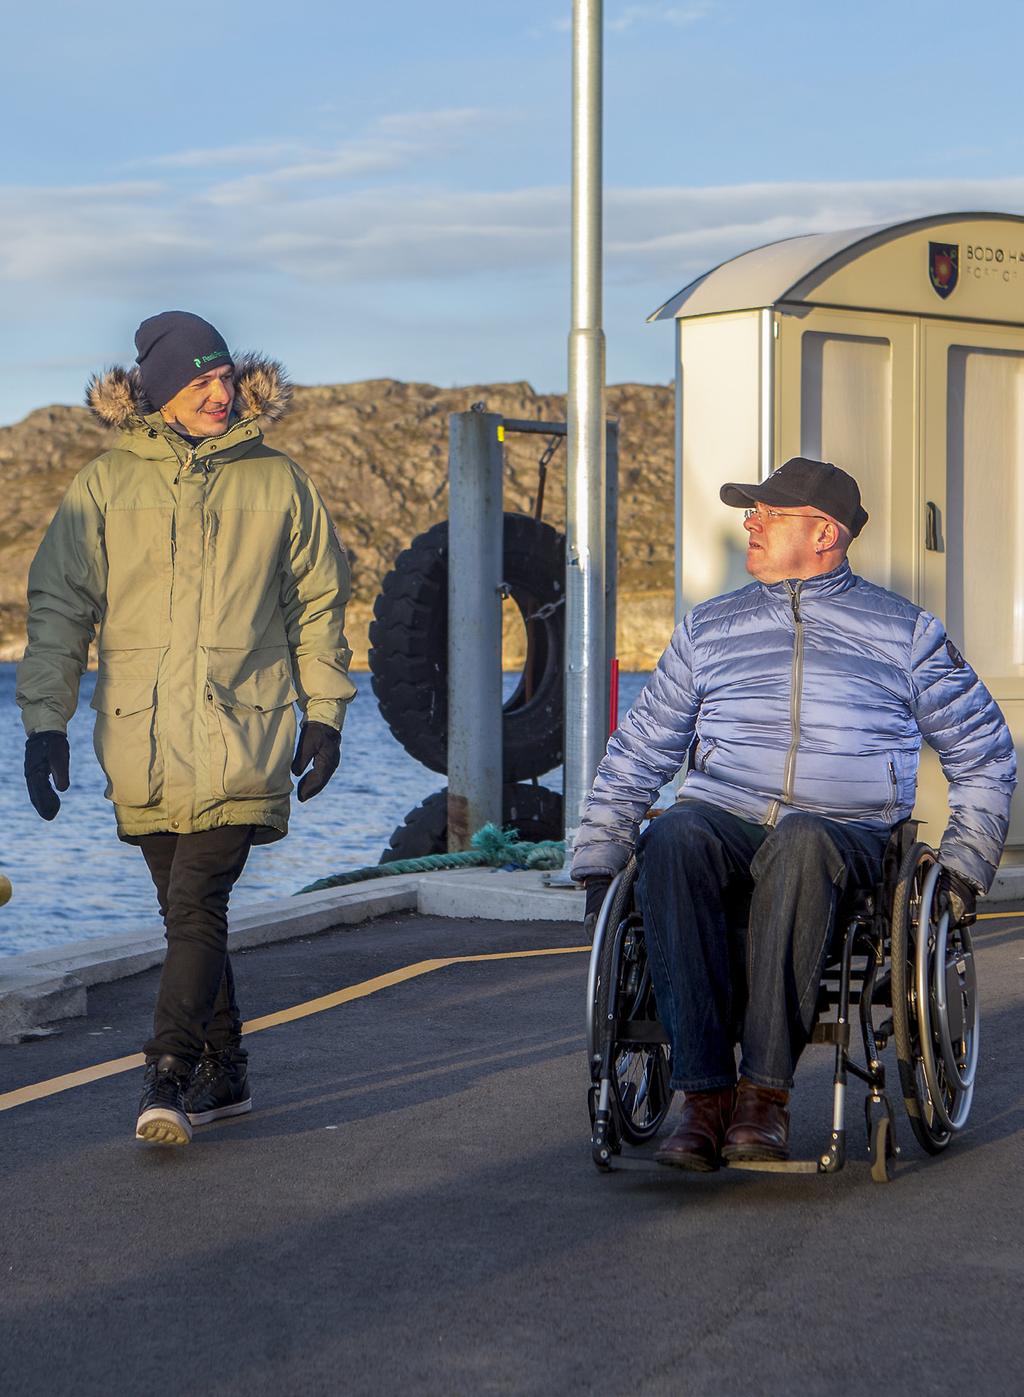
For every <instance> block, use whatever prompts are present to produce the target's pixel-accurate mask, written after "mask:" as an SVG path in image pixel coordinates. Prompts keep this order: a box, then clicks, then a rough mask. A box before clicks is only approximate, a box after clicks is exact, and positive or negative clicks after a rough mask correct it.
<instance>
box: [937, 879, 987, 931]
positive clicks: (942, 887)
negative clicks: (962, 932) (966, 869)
mask: <svg viewBox="0 0 1024 1397" xmlns="http://www.w3.org/2000/svg"><path fill="white" fill-rule="evenodd" d="M938 894H939V906H940V907H941V905H942V899H943V898H945V900H946V902H947V904H948V906H949V915H950V916H951V917H952V918H953V920H954V921H955V922H967V924H968V925H970V924H971V923H972V922H973V921H974V920H975V915H976V911H977V906H978V893H977V890H976V889H975V887H974V885H973V883H969V882H968V881H967V879H966V878H965V877H964V876H963V874H962V873H957V872H956V870H955V869H952V868H943V870H942V872H941V873H940V874H939V886H938Z"/></svg>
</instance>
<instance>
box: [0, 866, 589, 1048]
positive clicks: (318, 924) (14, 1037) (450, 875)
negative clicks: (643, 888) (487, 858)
mask: <svg viewBox="0 0 1024 1397" xmlns="http://www.w3.org/2000/svg"><path fill="white" fill-rule="evenodd" d="M583 904H584V895H583V893H582V892H580V891H576V890H562V889H553V888H548V887H546V886H545V883H544V875H543V874H542V873H534V872H530V871H518V872H504V871H501V870H498V869H491V868H483V869H481V868H467V869H455V870H446V871H444V872H435V873H428V874H400V875H398V876H396V877H391V878H377V879H371V880H367V881H366V882H361V883H351V884H349V885H348V886H347V887H344V888H328V889H324V890H323V891H321V892H315V893H305V894H303V896H301V897H288V898H283V899H281V900H280V901H274V902H266V903H261V904H259V905H258V906H254V907H244V906H243V907H240V908H239V909H238V910H237V911H236V912H235V913H234V914H233V915H232V916H231V918H230V925H229V929H228V948H229V950H243V949H248V948H249V947H253V946H264V945H269V944H270V943H272V942H277V941H293V940H297V939H299V938H301V937H304V936H316V935H317V934H318V933H320V932H323V931H332V930H336V929H337V928H339V927H345V926H358V925H360V924H361V923H363V922H367V921H370V920H371V919H372V918H374V917H382V916H386V915H388V914H390V913H396V912H418V913H421V914H423V915H428V916H437V917H457V918H464V917H482V918H487V919H489V920H493V921H580V922H582V920H583ZM163 954H164V934H163V927H162V926H161V925H160V924H159V923H156V922H153V923H149V924H147V925H145V926H143V927H140V928H139V929H138V930H137V931H132V932H126V933H124V934H122V935H119V936H105V937H101V938H96V939H91V940H88V941H77V942H74V943H72V944H70V945H65V946H55V947H52V948H50V949H48V950H40V951H30V952H26V953H25V954H24V955H20V956H5V957H3V958H0V1043H11V1042H18V1041H21V1040H22V1039H25V1038H30V1037H33V1036H35V1033H36V1032H38V1031H39V1030H41V1029H44V1028H45V1027H46V1026H47V1025H49V1024H53V1023H56V1022H57V1021H59V1020H60V1019H68V1018H77V1017H81V1016H83V1015H84V1014H85V1013H86V1012H87V1003H88V990H89V987H90V986H91V985H100V984H107V983H109V982H110V981H112V980H121V979H125V978H126V977H127V976H129V975H138V974H141V973H142V972H143V971H145V970H150V969H152V967H153V966H155V965H159V964H160V962H161V960H162V959H163Z"/></svg>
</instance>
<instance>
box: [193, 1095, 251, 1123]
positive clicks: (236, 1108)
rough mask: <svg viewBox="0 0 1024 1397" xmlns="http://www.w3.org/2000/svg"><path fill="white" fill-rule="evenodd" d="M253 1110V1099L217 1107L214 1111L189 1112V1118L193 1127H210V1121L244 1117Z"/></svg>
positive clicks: (248, 1098)
mask: <svg viewBox="0 0 1024 1397" xmlns="http://www.w3.org/2000/svg"><path fill="white" fill-rule="evenodd" d="M251 1110H252V1097H251V1096H249V1097H247V1098H246V1099H245V1100H244V1101H236V1102H235V1103H234V1105H233V1106H215V1107H214V1108H213V1110H212V1111H189V1113H188V1118H189V1120H190V1121H191V1122H192V1124H193V1125H209V1123H210V1121H220V1120H225V1119H226V1118H227V1117H228V1116H244V1115H245V1113H246V1111H251Z"/></svg>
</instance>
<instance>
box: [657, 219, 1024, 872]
mask: <svg viewBox="0 0 1024 1397" xmlns="http://www.w3.org/2000/svg"><path fill="white" fill-rule="evenodd" d="M650 319H651V320H674V321H675V323H676V356H675V362H676V524H675V527H676V612H677V616H680V617H681V616H682V614H683V612H684V611H685V610H686V609H687V608H688V607H690V606H692V605H693V603H694V602H696V601H699V600H701V599H702V598H705V597H710V596H713V595H715V594H716V593H718V592H722V591H727V590H729V589H730V588H732V587H737V586H742V585H744V584H745V583H746V582H748V581H749V577H748V576H747V574H746V571H745V568H744V556H745V548H744V544H745V539H743V537H742V536H741V534H740V532H739V531H738V530H737V528H736V520H735V519H734V518H733V517H731V516H732V513H733V512H732V511H730V510H725V509H723V508H722V506H721V504H720V502H719V498H718V489H719V486H720V485H721V484H722V483H723V482H724V481H726V480H743V479H751V480H756V479H759V478H763V477H764V476H766V475H768V474H769V473H770V472H771V471H772V470H774V469H775V468H776V467H777V466H779V465H781V464H782V462H783V461H785V460H786V459H787V458H788V457H790V456H798V455H803V456H811V457H815V458H817V459H819V460H825V461H835V462H836V463H837V464H838V465H842V466H844V467H846V468H847V469H849V470H850V471H852V473H853V474H854V475H855V476H856V477H857V479H858V481H859V482H860V486H861V491H862V494H863V496H864V502H865V505H866V507H867V509H868V511H869V513H870V515H871V522H870V524H869V525H868V528H867V529H866V530H865V532H864V534H863V535H862V536H861V538H859V539H857V540H856V542H855V543H854V545H853V548H852V549H851V552H850V562H851V565H852V566H853V568H854V570H855V571H857V572H859V573H862V574H863V575H864V576H865V577H868V578H870V579H871V580H872V581H874V582H878V583H881V584H882V585H883V586H885V587H891V588H893V589H894V590H895V591H898V592H902V593H903V594H904V595H905V596H907V597H910V598H911V599H912V600H914V601H915V602H917V603H918V604H919V605H921V606H924V607H926V608H927V609H928V610H930V611H933V612H935V613H936V615H938V616H940V617H941V618H942V619H943V620H944V622H945V624H946V627H947V630H948V631H949V634H950V636H951V638H952V639H953V640H954V642H955V643H956V644H957V645H958V646H960V647H961V648H962V649H963V651H964V652H965V654H966V655H967V656H968V658H969V659H970V661H971V663H972V664H973V665H974V666H975V668H976V669H977V670H978V672H979V673H980V674H981V676H982V678H983V679H984V681H985V683H986V684H987V685H988V687H989V689H990V690H991V692H992V693H993V694H994V696H995V698H996V700H997V701H998V703H999V704H1000V706H1001V708H1002V710H1003V712H1004V713H1005V715H1006V718H1007V721H1008V723H1009V724H1010V728H1011V730H1012V732H1013V734H1014V739H1015V742H1016V745H1017V752H1018V761H1019V762H1020V763H1021V769H1022V770H1024V751H1022V747H1024V218H1021V217H1018V216H1016V215H1013V214H999V213H977V214H972V213H961V214H941V215H935V216H933V217H928V218H918V219H914V220H912V221H909V222H903V223H894V224H889V225H885V226H878V227H870V228H854V229H848V230H847V231H845V232H839V233H822V234H815V235H812V236H808V237H797V238H788V239H786V240H785V241H783V242H778V243H771V244H769V245H768V246H766V247H760V248H755V249H754V250H753V251H751V252H746V253H743V254H742V255H741V256H739V257H735V258H733V259H732V260H731V261H729V262H725V263H723V264H722V265H721V266H719V267H716V268H715V269H714V270H713V271H710V272H708V273H707V274H706V275H704V276H702V277H699V278H698V279H697V280H696V281H693V282H691V283H690V284H689V285H688V286H685V287H684V288H683V289H682V291H680V292H679V293H678V294H677V295H675V296H673V297H672V299H671V300H670V301H667V302H666V303H665V305H664V306H662V307H661V309H660V310H657V311H655V312H654V314H653V315H652V316H651V317H650ZM1022 787H1024V783H1022ZM1022 787H1018V790H1017V794H1016V797H1015V799H1014V806H1013V814H1012V820H1011V825H1010V836H1009V842H1008V845H1007V850H1006V854H1005V856H1004V859H1003V865H1004V867H1006V866H1007V865H1024V788H1022ZM915 813H916V814H917V816H918V817H919V818H921V819H924V820H926V821H927V822H928V823H927V824H926V825H925V827H924V829H923V830H922V831H921V834H922V837H923V838H924V839H926V840H927V841H928V842H929V843H932V844H937V843H938V840H939V836H940V834H941V832H942V829H943V828H944V826H945V821H946V817H947V806H946V799H945V782H944V780H943V779H942V775H941V772H940V770H939V765H938V761H937V759H936V758H935V756H934V754H933V753H932V752H931V749H930V748H927V747H926V748H925V749H924V756H923V760H922V765H921V781H920V788H919V796H918V805H917V810H916V812H915Z"/></svg>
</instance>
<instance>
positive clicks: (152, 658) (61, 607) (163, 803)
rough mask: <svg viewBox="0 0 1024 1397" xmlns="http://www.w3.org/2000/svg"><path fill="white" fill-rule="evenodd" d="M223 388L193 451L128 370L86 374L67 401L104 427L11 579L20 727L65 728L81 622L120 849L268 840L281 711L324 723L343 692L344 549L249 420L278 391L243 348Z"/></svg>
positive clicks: (284, 717)
mask: <svg viewBox="0 0 1024 1397" xmlns="http://www.w3.org/2000/svg"><path fill="white" fill-rule="evenodd" d="M236 379H237V395H236V399H235V411H236V413H239V414H240V415H239V416H237V417H236V418H234V419H233V420H232V422H231V424H230V425H229V427H228V428H227V430H226V431H225V432H224V433H223V435H221V436H219V437H208V438H206V439H205V440H204V441H202V442H200V444H199V445H198V446H197V447H195V448H193V447H191V446H190V445H189V443H188V442H186V441H185V440H184V439H183V438H182V437H180V436H179V435H178V434H177V433H176V432H174V431H173V430H172V429H171V428H170V427H168V426H167V424H166V423H165V422H164V421H163V418H162V417H161V416H160V414H159V413H151V414H148V415H146V414H145V408H144V402H143V399H142V397H141V390H140V384H139V380H138V376H137V372H136V371H135V370H133V371H131V372H126V371H125V370H123V369H112V370H110V371H108V372H107V373H105V374H103V375H101V376H97V377H94V378H93V379H92V380H91V381H90V384H89V387H88V390H87V398H86V400H87V402H88V404H89V406H90V407H91V408H92V410H93V412H94V414H95V415H96V416H97V417H99V418H100V420H101V421H102V422H104V423H105V424H106V425H108V426H115V427H119V428H120V429H121V435H120V437H119V438H118V440H117V442H116V443H115V445H114V446H113V448H112V449H111V450H109V451H106V452H104V453H103V455H102V456H99V457H97V459H96V460H94V461H92V462H91V463H90V464H89V465H87V466H86V467H85V468H84V469H83V470H82V471H80V472H79V474H78V475H77V476H76V477H75V479H74V481H73V482H72V484H71V487H70V488H69V490H68V492H67V495H66V496H65V497H64V500H63V502H62V503H61V505H60V508H59V509H58V510H57V513H56V515H55V516H54V519H53V521H52V523H51V524H50V527H49V528H48V530H47V531H46V534H45V536H44V538H43V540H42V542H41V543H40V545H39V550H38V552H37V553H36V556H35V559H34V561H33V563H32V566H31V569H30V571H29V582H28V599H29V615H28V647H27V649H26V651H25V657H24V659H23V660H22V661H21V664H20V665H19V667H18V680H17V701H18V703H19V705H20V706H21V709H22V716H23V720H24V724H25V730H26V732H27V733H29V734H31V733H34V732H44V731H59V732H63V731H64V730H65V729H66V727H67V724H68V721H69V720H70V718H71V716H72V714H73V713H74V711H75V708H76V706H77V702H78V686H79V680H80V678H81V675H82V671H83V670H84V669H85V666H86V663H87V659H88V653H89V646H90V643H91V642H92V640H93V638H94V636H95V634H96V630H97V628H98V629H99V673H98V675H97V679H96V689H95V693H94V695H93V699H92V707H93V708H94V709H95V710H96V722H95V746H96V754H97V756H98V758H99V761H100V765H101V766H102V767H103V770H104V772H105V773H106V776H107V790H106V794H107V797H108V798H109V799H110V800H111V801H112V802H113V804H114V810H115V812H116V815H117V826H118V834H119V835H120V836H121V837H122V838H124V839H129V840H131V839H133V838H135V837H137V836H139V835H143V834H150V833H155V832H157V831H169V832H171V833H177V834H189V833H194V832H196V831H199V830H208V829H215V828H217V827H218V826H221V825H235V824H252V825H256V826H258V827H260V828H259V829H258V831H257V835H256V842H257V843H265V842H269V841H270V840H273V839H279V838H281V836H282V835H284V834H285V833H286V832H287V829H288V811H289V804H290V795H291V776H290V771H289V767H290V764H291V761H292V756H293V753H294V750H295V739H296V721H295V710H294V707H293V705H294V703H295V702H296V701H297V702H298V704H299V706H300V708H301V709H302V712H303V713H304V715H305V717H306V718H307V719H310V720H313V721H316V722H319V723H328V724H330V725H331V726H332V727H334V728H337V729H339V730H340V729H341V726H342V722H343V720H344V716H345V708H346V705H347V704H348V702H349V701H350V700H351V699H352V697H353V696H354V694H355V686H354V685H353V684H352V682H351V680H350V679H349V677H348V666H349V662H350V660H351V652H350V651H349V649H348V647H347V645H346V643H345V635H344V618H345V604H346V602H347V601H348V597H349V567H348V561H347V559H346V556H345V551H344V549H343V548H342V546H341V543H340V542H339V540H338V536H337V534H336V532H335V529H334V526H333V524H332V523H331V520H330V517H329V516H328V514H327V511H326V509H325V507H324V504H323V502H322V500H321V499H320V496H319V494H318V493H317V491H316V488H315V486H314V485H313V484H312V482H311V481H310V480H309V478H308V477H307V476H306V475H305V474H304V473H303V472H302V471H301V470H300V469H299V467H298V466H297V465H296V464H295V463H294V461H291V460H290V459H289V458H288V457H287V456H285V455H284V454H283V453H282V452H280V451H275V450H273V449H272V448H271V447H269V446H267V445H266V444H265V443H264V441H263V434H262V431H261V430H260V427H259V425H258V419H261V418H263V419H268V420H274V419H275V418H277V417H279V416H281V415H282V414H283V412H284V411H285V410H286V408H287V405H288V400H289V398H290V396H291V387H290V385H289V384H288V382H287V380H286V379H285V378H284V375H283V373H282V372H281V370H280V368H279V366H278V365H276V364H274V363H272V362H271V361H269V360H266V359H262V358H257V357H249V358H245V359H239V360H238V361H237V365H236Z"/></svg>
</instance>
